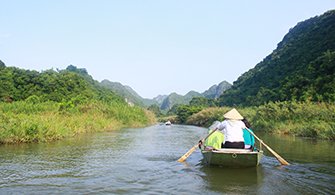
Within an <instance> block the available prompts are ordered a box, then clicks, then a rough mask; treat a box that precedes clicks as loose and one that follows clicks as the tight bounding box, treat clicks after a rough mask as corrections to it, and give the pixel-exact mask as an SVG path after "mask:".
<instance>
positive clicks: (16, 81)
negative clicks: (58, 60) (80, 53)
mask: <svg viewBox="0 0 335 195" xmlns="http://www.w3.org/2000/svg"><path fill="white" fill-rule="evenodd" d="M0 83H1V85H0V101H7V102H10V101H19V100H26V99H27V98H29V97H34V98H35V99H36V97H37V98H39V100H40V101H49V100H51V101H55V102H65V101H70V100H73V99H76V100H77V101H84V100H94V99H96V100H105V101H119V102H121V101H124V100H123V99H122V98H121V97H120V96H118V95H116V94H115V93H113V92H111V91H110V90H108V89H106V88H104V87H102V86H100V84H99V83H98V82H97V81H95V80H93V78H92V77H91V76H90V75H89V74H88V73H87V71H86V69H83V68H77V67H75V66H73V65H70V66H68V67H67V68H66V69H65V70H57V71H55V70H46V71H42V72H41V73H40V72H38V71H34V70H24V69H20V68H16V67H7V66H6V65H5V64H4V63H3V62H2V61H0Z"/></svg>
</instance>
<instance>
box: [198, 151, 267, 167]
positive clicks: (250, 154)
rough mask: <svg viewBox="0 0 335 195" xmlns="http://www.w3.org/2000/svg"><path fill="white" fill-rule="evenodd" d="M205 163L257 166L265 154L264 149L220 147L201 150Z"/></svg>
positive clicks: (226, 165)
mask: <svg viewBox="0 0 335 195" xmlns="http://www.w3.org/2000/svg"><path fill="white" fill-rule="evenodd" d="M201 153H202V155H203V157H204V159H203V161H204V163H205V164H209V165H218V166H224V167H256V166H258V165H259V162H260V160H261V158H262V156H263V151H250V150H244V149H225V148H223V149H219V150H202V151H201Z"/></svg>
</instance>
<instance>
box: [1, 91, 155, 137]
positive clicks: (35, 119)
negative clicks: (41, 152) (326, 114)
mask: <svg viewBox="0 0 335 195" xmlns="http://www.w3.org/2000/svg"><path fill="white" fill-rule="evenodd" d="M31 99H33V98H31ZM61 107H65V108H63V110H62V111H59V110H61ZM153 122H154V117H153V116H152V115H151V114H150V113H149V112H146V111H145V110H143V109H142V108H139V107H136V106H134V107H130V106H128V105H127V104H126V103H124V102H109V103H106V102H102V101H85V100H84V101H82V100H81V99H80V97H77V98H73V99H72V100H71V101H69V102H67V104H65V105H64V104H63V103H56V102H41V103H38V104H34V103H33V102H29V101H16V102H13V103H4V102H2V103H1V102H0V143H19V142H46V141H51V140H57V139H61V138H64V137H71V136H74V135H77V134H80V133H85V132H96V131H106V130H115V129H121V128H123V127H139V126H145V125H148V124H152V123H153Z"/></svg>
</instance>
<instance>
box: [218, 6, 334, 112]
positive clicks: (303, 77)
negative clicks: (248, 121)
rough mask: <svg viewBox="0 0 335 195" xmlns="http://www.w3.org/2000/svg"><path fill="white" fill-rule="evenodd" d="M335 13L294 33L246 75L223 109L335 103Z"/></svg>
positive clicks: (299, 26) (223, 98)
mask: <svg viewBox="0 0 335 195" xmlns="http://www.w3.org/2000/svg"><path fill="white" fill-rule="evenodd" d="M334 75H335V10H332V11H329V12H326V13H325V14H323V15H321V16H317V17H314V18H311V19H308V20H306V21H304V22H301V23H299V24H297V25H296V26H295V27H294V28H292V29H290V31H289V33H288V34H287V35H285V37H284V39H283V40H282V41H281V42H280V43H279V44H278V47H277V48H276V49H275V50H274V51H273V52H272V54H270V55H269V56H267V57H266V58H265V59H264V60H263V61H262V62H260V63H259V64H257V65H256V66H255V67H254V68H253V69H251V70H249V71H248V72H246V73H244V74H243V75H242V76H240V77H239V78H238V80H237V81H235V82H234V84H233V86H232V88H231V89H228V90H227V91H226V92H225V93H224V94H223V95H222V96H221V97H220V99H219V105H221V106H223V105H230V106H233V105H243V106H250V105H262V104H266V103H268V102H275V101H291V100H297V101H306V100H309V101H313V102H320V101H322V102H334V101H335V76H334Z"/></svg>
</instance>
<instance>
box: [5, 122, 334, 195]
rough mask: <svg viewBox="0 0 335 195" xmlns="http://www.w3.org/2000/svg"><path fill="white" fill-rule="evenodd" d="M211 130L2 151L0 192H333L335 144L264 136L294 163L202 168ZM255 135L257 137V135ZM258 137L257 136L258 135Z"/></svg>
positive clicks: (171, 130) (159, 128)
mask: <svg viewBox="0 0 335 195" xmlns="http://www.w3.org/2000/svg"><path fill="white" fill-rule="evenodd" d="M206 133H207V130H206V129H204V128H199V127H194V126H181V125H172V126H165V125H155V126H151V127H147V128H143V129H124V130H122V131H114V132H106V133H96V134H87V135H83V136H81V137H77V138H73V139H69V140H64V141H58V142H53V143H48V144H22V145H2V146H0V194H48V193H53V194H54V193H57V194H63V193H66V194H69V193H70V194H89V193H93V194H136V193H140V194H223V193H232V194H316V193H321V194H333V193H334V191H335V187H334V186H335V166H334V165H335V162H334V160H335V156H334V155H335V154H334V151H335V148H334V147H335V146H334V143H333V142H327V141H313V140H306V139H300V138H292V137H286V136H284V137H283V136H269V135H262V134H259V135H258V136H259V137H261V138H262V139H264V141H265V143H267V144H268V145H269V146H271V148H273V149H274V150H275V151H276V152H278V153H279V154H280V155H281V156H283V157H284V158H285V159H286V160H287V161H289V162H290V163H291V164H292V165H291V166H280V163H278V161H277V160H276V159H275V158H274V157H272V156H271V154H270V153H265V154H266V155H267V156H264V157H263V159H262V161H261V165H260V166H258V167H254V168H245V169H236V168H235V169H225V168H220V167H215V166H207V165H206V166H204V165H203V164H202V163H201V162H202V161H201V159H202V155H201V152H200V151H199V150H196V151H195V152H194V153H193V154H192V155H191V156H190V157H189V158H188V159H187V161H186V162H184V163H178V162H177V161H176V160H177V159H178V158H179V157H180V156H181V155H183V154H184V153H185V152H187V151H188V150H189V149H190V148H191V147H192V146H194V144H196V143H197V142H198V140H199V139H201V138H203V137H204V136H206ZM256 133H257V132H256ZM257 134H258V133H257Z"/></svg>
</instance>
